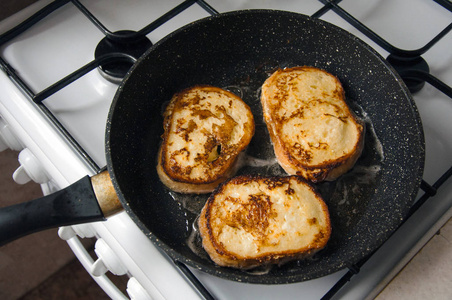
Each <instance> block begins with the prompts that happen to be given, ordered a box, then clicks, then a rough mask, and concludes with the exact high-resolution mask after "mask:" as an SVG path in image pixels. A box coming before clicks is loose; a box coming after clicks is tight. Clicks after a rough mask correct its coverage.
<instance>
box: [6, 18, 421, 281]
mask: <svg viewBox="0 0 452 300" xmlns="http://www.w3.org/2000/svg"><path fill="white" fill-rule="evenodd" d="M299 65H310V66H315V67H318V68H322V69H325V70H327V71H328V72H330V73H332V74H334V75H336V76H337V77H338V78H339V80H340V81H341V82H342V84H343V86H344V89H345V93H346V98H347V101H348V103H349V105H350V106H351V108H352V109H353V110H354V111H355V112H356V114H357V115H358V116H359V117H360V118H362V119H363V120H364V121H365V122H366V138H365V149H364V151H363V154H362V156H361V158H360V159H359V160H358V162H357V164H356V165H355V167H354V168H353V169H352V170H351V171H350V172H349V173H347V174H345V175H343V176H342V177H341V178H339V179H338V180H336V181H334V182H327V183H322V184H318V185H317V188H318V190H319V191H320V193H321V194H322V195H323V197H324V199H325V202H326V203H327V205H328V207H329V211H330V215H331V220H332V228H333V231H332V237H331V239H330V241H329V243H328V245H327V247H326V248H325V249H324V250H322V251H321V252H318V253H317V254H316V255H315V256H314V257H312V258H311V259H307V260H301V261H295V262H290V263H287V264H284V265H282V266H275V267H272V268H268V269H265V270H262V269H259V270H252V271H247V272H245V271H241V270H235V269H231V268H224V267H218V266H216V265H215V264H214V263H213V262H212V261H211V260H210V259H209V258H208V257H207V255H206V254H205V252H204V251H203V250H202V248H201V247H200V243H199V236H197V232H196V226H195V225H194V224H195V223H196V218H197V216H198V214H199V212H200V210H201V207H202V206H203V204H204V202H205V200H206V199H207V197H208V195H202V196H183V195H180V194H177V193H174V192H172V191H170V190H168V189H167V188H166V187H165V186H163V185H162V183H161V182H160V180H159V178H158V176H157V172H156V156H157V150H158V145H159V143H160V141H161V134H162V133H163V126H162V124H163V119H162V115H161V113H162V111H163V109H164V107H165V104H166V103H167V102H168V101H169V99H170V98H171V97H172V95H173V94H174V93H176V92H178V91H180V90H182V89H184V88H187V87H190V86H193V85H198V84H209V85H213V86H218V87H222V88H225V89H228V90H230V91H232V92H234V93H237V94H238V95H239V96H241V97H242V98H243V100H244V101H245V102H246V103H248V105H249V106H250V107H251V109H252V111H253V113H254V117H255V122H256V132H255V136H254V137H253V140H252V141H251V143H250V145H249V147H248V149H247V155H248V156H249V157H252V158H255V160H254V161H255V162H258V163H256V164H254V165H248V166H245V167H243V168H242V169H240V170H239V173H240V174H243V173H253V174H261V175H282V174H284V172H283V170H282V169H281V168H280V167H279V165H277V164H274V163H271V161H272V160H271V158H272V157H274V156H273V150H272V145H271V143H270V140H269V137H268V132H267V129H266V126H265V124H264V122H263V119H262V111H261V107H260V102H259V96H260V94H259V93H260V86H261V85H262V83H263V82H264V81H265V79H266V78H267V77H268V76H269V75H270V74H271V73H272V72H273V71H275V70H276V69H277V68H284V67H292V66H299ZM106 154H107V166H108V171H109V174H110V175H111V179H112V182H113V185H114V188H115V190H116V194H117V196H118V198H119V200H120V202H121V203H122V206H123V207H124V209H125V210H126V211H127V213H128V214H129V215H130V216H131V218H132V219H133V220H134V221H135V222H136V223H137V224H138V226H139V227H140V228H141V230H142V231H143V232H144V233H145V234H146V235H147V236H148V237H149V238H150V239H151V240H152V241H153V242H154V243H155V244H156V245H158V246H159V247H160V248H161V249H163V250H164V251H165V252H166V253H167V254H168V255H169V256H170V257H171V258H173V259H176V260H179V261H181V262H183V263H186V264H187V265H190V266H193V267H195V268H198V269H200V270H202V271H204V272H207V273H209V274H212V275H216V276H219V277H222V278H227V279H231V280H238V281H241V282H250V283H267V284H275V283H289V282H299V281H304V280H308V279H313V278H316V277H320V276H324V275H327V274H330V273H332V272H335V271H337V270H340V269H342V268H344V267H346V266H349V265H352V264H354V263H356V262H358V261H359V260H361V259H362V258H364V257H366V256H367V255H369V254H370V253H371V252H373V251H374V250H375V249H377V248H378V247H379V246H380V245H381V244H382V243H383V242H384V241H385V240H386V239H387V238H388V237H389V236H390V235H391V233H392V232H393V231H394V230H395V229H396V228H397V227H398V226H399V224H400V223H401V222H402V220H403V219H404V217H405V216H406V214H407V212H408V209H409V208H410V207H411V205H412V203H413V201H414V198H415V196H416V194H417V191H418V188H419V185H420V181H421V177H422V173H423V165H424V139H423V131H422V125H421V121H420V118H419V114H418V112H417V109H416V107H415V104H414V102H413V100H412V99H411V96H410V94H409V92H408V90H407V88H406V87H405V85H404V83H403V82H402V80H401V79H400V77H399V76H398V75H397V74H396V73H395V71H394V70H393V69H392V68H391V67H390V66H389V65H388V64H387V63H386V61H385V60H384V59H383V58H382V57H381V56H380V55H378V54H377V53H376V52H375V51H374V50H372V49H371V48H370V47H369V46H367V45H366V44H364V43H363V42H362V41H361V40H359V39H357V38H356V37H354V36H352V35H351V34H349V33H347V32H345V31H344V30H341V29H339V28H337V27H335V26H333V25H331V24H329V23H326V22H323V21H320V20H316V19H311V18H309V17H307V16H304V15H300V14H295V13H289V12H281V11H268V10H251V11H238V12H232V13H226V14H221V15H217V16H213V17H209V18H206V19H203V20H200V21H197V22H194V23H192V24H190V25H188V26H186V27H184V28H181V29H179V30H177V31H176V32H174V33H172V34H170V35H169V36H167V37H166V38H164V39H162V40H161V41H159V42H158V43H157V44H155V45H154V46H153V47H152V48H151V49H150V50H149V51H148V52H147V53H146V54H145V55H143V57H141V58H140V59H139V61H138V62H137V63H136V64H135V65H134V67H132V69H131V70H130V71H129V73H128V74H127V76H126V78H125V79H124V81H123V82H122V83H121V85H120V87H119V89H118V92H117V94H116V96H115V98H114V101H113V103H112V106H111V110H110V113H109V116H108V124H107V133H106ZM1 230H3V229H1Z"/></svg>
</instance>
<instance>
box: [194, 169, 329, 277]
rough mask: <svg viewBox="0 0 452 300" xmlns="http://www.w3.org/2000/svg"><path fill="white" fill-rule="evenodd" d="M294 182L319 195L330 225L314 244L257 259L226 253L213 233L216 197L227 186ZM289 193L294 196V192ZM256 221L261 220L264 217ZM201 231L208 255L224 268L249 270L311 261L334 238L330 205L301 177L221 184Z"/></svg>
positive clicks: (200, 223) (202, 220) (209, 202)
mask: <svg viewBox="0 0 452 300" xmlns="http://www.w3.org/2000/svg"><path fill="white" fill-rule="evenodd" d="M291 180H295V181H296V182H297V183H299V184H304V185H306V186H308V187H309V188H310V190H311V191H312V193H314V194H315V196H316V199H317V200H318V203H319V204H320V206H321V210H322V212H323V214H324V215H325V216H326V225H325V227H324V228H323V230H322V231H321V232H320V233H319V235H318V238H317V239H316V240H315V241H314V242H312V243H311V244H309V245H306V246H305V247H303V248H299V249H296V250H287V251H278V252H274V253H266V254H263V255H258V256H254V257H247V256H239V255H236V254H234V253H232V252H231V251H228V249H226V248H225V247H224V245H223V244H222V243H221V242H218V240H217V238H216V237H215V236H214V234H213V232H212V227H211V220H212V218H215V215H213V214H212V205H213V204H214V201H215V197H216V195H217V194H221V193H224V188H225V186H226V185H227V184H236V185H246V184H247V183H249V182H251V181H263V182H264V184H267V185H268V186H274V187H278V186H280V185H281V183H283V184H284V183H288V182H289V181H291ZM288 193H290V191H289V192H288ZM260 213H261V212H260ZM256 217H257V218H259V219H260V218H261V215H259V216H256ZM254 226H256V225H254ZM198 227H199V232H200V235H201V237H202V245H203V247H204V249H205V250H206V252H207V253H208V254H209V256H210V258H211V259H212V260H213V261H214V262H215V263H216V264H218V265H220V266H224V267H233V268H240V269H249V268H253V267H256V266H262V265H267V264H281V263H285V262H288V261H291V260H296V259H303V258H306V257H310V256H312V255H313V254H315V253H316V252H318V251H319V250H321V249H323V248H324V247H325V246H326V244H327V242H328V240H329V238H330V236H331V222H330V218H329V212H328V207H327V205H326V204H325V202H324V201H323V200H322V198H321V196H320V194H318V193H317V191H316V190H315V189H314V188H313V187H312V186H311V185H310V184H309V183H308V182H307V181H306V180H305V179H303V178H301V177H299V176H286V177H263V176H253V175H241V176H237V177H234V178H231V179H229V180H228V181H226V182H224V183H222V184H220V186H218V188H217V189H216V190H215V191H214V192H213V193H212V195H211V196H210V197H209V199H208V200H207V202H206V204H205V205H204V207H203V209H202V211H201V214H200V218H199V221H198Z"/></svg>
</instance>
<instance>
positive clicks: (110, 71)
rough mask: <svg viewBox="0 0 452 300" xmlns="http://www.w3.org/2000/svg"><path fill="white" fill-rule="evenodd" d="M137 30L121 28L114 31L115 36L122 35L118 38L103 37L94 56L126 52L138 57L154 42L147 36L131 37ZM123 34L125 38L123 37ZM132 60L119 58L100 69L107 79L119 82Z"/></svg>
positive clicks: (101, 66)
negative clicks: (127, 60)
mask: <svg viewBox="0 0 452 300" xmlns="http://www.w3.org/2000/svg"><path fill="white" fill-rule="evenodd" d="M135 33H136V32H135V31H131V30H121V31H116V32H114V35H115V36H120V37H119V38H118V39H113V38H109V37H108V36H107V37H105V38H103V39H102V40H101V41H100V42H99V44H98V45H97V47H96V51H95V52H94V57H95V58H96V59H97V58H99V57H101V56H102V55H106V54H114V53H124V54H128V55H130V56H133V57H134V58H136V59H138V58H139V57H140V56H141V55H142V54H143V53H144V52H146V50H147V49H148V48H149V47H150V46H152V42H151V41H150V40H149V39H148V38H147V37H146V36H139V35H137V36H136V38H134V39H131V36H132V35H133V34H135ZM121 36H123V37H124V38H121ZM131 66H132V63H131V62H126V61H123V60H120V59H118V61H115V62H108V63H105V64H102V65H100V66H99V68H98V69H99V71H100V73H101V74H102V76H103V77H105V78H106V79H107V80H109V81H111V82H114V83H119V82H121V80H122V79H123V78H124V76H125V75H126V74H127V71H129V69H130V67H131Z"/></svg>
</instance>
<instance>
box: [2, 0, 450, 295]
mask: <svg viewBox="0 0 452 300" xmlns="http://www.w3.org/2000/svg"><path fill="white" fill-rule="evenodd" d="M319 1H320V2H321V3H322V4H323V6H322V7H321V8H320V9H319V10H318V11H317V12H315V13H314V14H312V15H311V16H312V17H313V18H320V17H321V16H322V15H324V14H325V13H326V12H328V11H333V12H334V13H336V14H337V15H338V16H340V17H341V18H342V19H344V20H345V21H347V22H348V23H350V24H351V25H352V26H354V27H355V28H356V29H358V30H359V31H360V32H362V33H363V34H364V35H365V36H367V37H368V38H370V39H371V40H372V41H374V42H375V43H376V44H377V45H379V46H381V47H382V48H383V49H385V50H386V51H388V53H390V55H389V56H388V58H387V60H388V62H390V63H391V64H392V65H393V66H394V68H395V69H396V70H397V71H398V72H399V74H400V76H401V77H402V79H403V80H404V81H405V83H406V84H407V86H408V87H409V89H410V91H411V92H412V93H415V92H417V91H419V90H420V89H422V87H423V86H424V84H425V83H426V82H427V83H428V84H430V85H431V86H433V87H434V88H436V89H438V90H439V91H441V92H442V93H444V94H445V95H446V96H447V97H449V98H451V100H452V88H451V87H450V86H448V85H446V84H445V83H444V82H442V81H441V80H439V79H438V78H436V77H434V76H433V75H431V74H430V73H429V68H428V64H427V62H426V61H425V60H424V59H423V58H422V55H423V54H425V53H426V52H427V51H428V50H429V49H430V48H431V47H432V46H433V45H435V44H436V43H437V42H438V41H440V40H441V39H442V38H443V37H444V36H445V35H447V34H448V33H449V32H450V31H451V30H452V23H451V24H449V25H448V26H446V27H445V28H444V29H443V30H442V31H441V32H440V33H439V34H438V35H437V36H434V37H432V39H431V40H430V41H429V42H428V43H427V44H426V45H425V46H423V47H421V48H419V49H414V50H404V49H400V48H397V47H395V46H393V45H391V44H390V43H388V42H387V41H386V40H385V39H384V38H382V37H380V36H379V35H377V34H376V33H375V32H373V31H372V30H371V29H370V28H368V27H366V25H364V24H363V23H361V22H360V21H359V20H357V19H356V18H354V17H353V16H352V15H351V14H349V13H348V12H347V11H346V10H344V9H343V8H341V7H340V6H339V3H340V2H341V0H319ZM432 1H434V2H436V3H438V4H439V5H441V6H442V7H443V8H444V9H446V10H448V11H451V12H452V3H451V2H450V1H447V0H432ZM68 3H71V4H72V5H74V6H75V7H77V8H78V9H79V10H80V11H81V12H82V13H83V14H84V15H85V16H86V17H87V19H88V20H89V21H91V22H92V23H93V24H94V25H95V26H96V27H97V28H98V29H99V30H100V31H101V32H102V33H103V34H104V35H105V37H106V38H107V39H109V40H112V41H115V40H118V39H124V34H123V33H118V32H112V31H110V30H109V29H108V28H106V27H105V26H104V25H103V24H102V23H101V22H100V21H99V20H98V19H97V18H96V17H95V16H94V15H93V14H92V13H91V12H90V11H89V10H88V9H86V7H84V6H83V5H82V4H81V3H80V2H79V1H78V0H56V1H54V2H52V3H50V4H49V5H47V6H46V7H44V8H42V9H41V10H40V11H38V12H37V13H36V14H34V15H33V16H31V17H30V18H28V19H27V20H25V21H24V22H22V23H21V24H19V25H18V26H16V27H14V28H12V29H11V30H9V31H7V32H6V33H4V34H2V35H0V46H2V45H4V44H5V43H7V42H9V41H10V40H12V39H13V38H15V37H17V36H19V35H20V34H21V33H23V32H25V31H26V30H27V29H28V28H30V27H31V26H33V25H34V24H36V23H38V22H39V21H40V20H42V19H43V18H45V17H46V16H48V15H49V14H51V13H53V12H54V11H56V10H57V9H58V8H60V7H62V6H64V5H67V4H68ZM195 4H196V5H199V6H200V7H201V8H203V9H204V10H205V11H206V12H207V13H208V14H210V15H215V14H218V12H217V11H216V10H215V9H214V8H213V7H211V6H210V5H209V4H208V3H207V2H206V1H204V0H186V1H183V2H182V3H181V4H179V5H178V6H176V7H174V8H173V9H171V10H170V11H168V12H167V13H165V14H163V15H162V16H161V17H159V18H158V19H156V20H155V21H153V22H152V23H150V24H148V25H147V26H145V27H143V28H142V29H141V30H139V31H137V32H130V33H127V34H126V39H134V38H136V37H141V36H144V35H146V34H148V33H150V32H152V31H153V30H155V29H157V28H159V27H160V26H161V25H163V24H165V23H166V22H167V21H169V20H171V19H172V18H173V17H175V16H177V15H178V14H179V13H181V12H183V11H184V10H186V9H187V8H189V7H191V6H192V5H195ZM136 59H137V58H136V57H134V56H133V55H131V54H124V53H122V54H121V53H116V52H113V53H106V54H102V55H99V56H97V57H96V58H95V59H94V60H93V61H91V62H89V63H88V64H86V65H84V66H82V67H81V68H79V69H78V70H76V71H74V72H72V73H71V74H69V75H68V76H66V77H64V78H62V79H60V80H59V81H57V82H55V83H54V84H52V85H51V86H49V87H47V88H45V89H44V90H42V91H40V92H37V93H35V92H33V91H32V89H31V88H30V87H29V85H28V84H27V83H26V82H25V81H24V80H23V79H22V78H21V76H20V75H19V74H18V73H17V72H16V71H15V70H14V68H12V67H11V66H10V65H9V64H8V62H7V61H5V60H4V59H3V58H2V57H0V68H1V69H2V70H3V71H4V72H5V73H6V74H7V75H8V76H9V77H10V78H11V80H12V81H14V82H15V83H16V84H17V85H18V86H19V87H20V88H21V90H22V91H23V93H24V94H25V95H26V96H27V97H28V98H29V99H30V101H33V102H34V103H36V104H37V105H38V107H39V109H41V110H42V112H43V113H44V114H45V115H46V116H47V117H48V119H49V121H50V122H51V123H53V124H54V125H55V127H56V128H57V129H58V130H59V131H60V133H61V134H62V135H63V136H64V137H65V138H66V139H67V140H68V141H69V143H70V144H71V145H72V146H73V148H74V149H75V150H76V151H77V152H78V153H79V154H80V155H81V157H83V158H84V159H85V161H86V163H87V164H88V165H89V166H91V167H92V169H93V170H95V171H96V172H100V171H101V170H102V168H100V167H99V166H98V165H97V164H96V163H95V162H94V160H93V159H92V158H91V157H90V156H89V155H88V153H87V152H86V151H85V150H84V149H83V147H81V146H80V145H79V143H78V142H77V141H76V140H75V139H74V138H73V137H72V136H71V134H70V133H69V132H68V131H67V130H66V129H65V128H64V126H63V125H62V124H61V123H60V122H59V121H58V120H57V118H56V117H55V116H54V115H53V114H52V112H51V111H50V110H49V109H48V108H47V107H46V106H45V103H44V100H45V99H47V98H48V97H49V96H51V95H53V94H55V93H57V92H58V91H60V90H61V89H62V88H64V87H66V86H68V85H70V84H71V83H73V82H74V81H76V80H77V79H79V78H81V77H82V76H84V75H86V74H87V73H89V72H91V71H92V70H94V69H96V68H98V67H99V66H102V65H105V64H110V63H117V62H121V63H127V64H129V65H130V64H133V63H134V62H135V61H136ZM451 176H452V166H451V167H450V168H449V169H448V170H447V171H446V172H445V173H444V174H443V175H441V176H440V178H438V179H437V180H436V182H434V183H433V184H429V183H427V182H426V181H424V180H422V183H421V189H422V191H423V192H424V194H423V195H422V196H421V197H420V199H419V200H418V201H417V202H416V203H415V204H414V205H413V207H412V208H411V210H410V213H409V216H408V217H407V219H408V218H409V217H410V216H411V215H412V214H413V213H414V212H416V211H417V210H418V209H419V208H420V207H421V206H422V205H423V204H424V203H425V202H426V201H427V200H428V199H429V198H430V197H433V196H434V195H435V194H436V192H437V190H438V189H439V188H440V187H441V186H442V185H443V184H444V183H445V182H446V181H447V180H448V179H449V178H450V177H451ZM371 256H372V254H371V255H369V256H368V257H366V258H364V259H363V260H361V261H360V262H358V263H356V264H354V265H350V266H348V272H347V273H346V274H345V275H344V276H343V277H342V278H341V279H339V281H338V282H337V283H336V284H335V285H334V286H333V287H332V288H331V289H330V290H329V291H328V292H327V293H326V294H325V295H324V297H323V298H322V299H331V298H332V297H333V296H334V295H336V294H337V293H338V292H339V290H340V289H341V288H342V287H344V286H345V285H346V284H347V282H348V281H350V279H351V278H352V277H353V276H354V275H355V274H358V273H359V271H360V268H361V267H362V266H363V265H364V264H365V263H366V262H367V261H368V259H369V258H370V257H371ZM175 264H176V265H177V266H178V268H179V269H180V270H181V271H182V273H184V274H185V275H186V277H187V278H188V279H189V280H190V281H191V282H192V284H193V285H194V286H195V288H196V289H197V290H198V291H199V293H200V294H201V295H202V296H203V297H204V298H205V299H214V297H213V296H212V295H211V294H210V293H209V291H207V289H206V288H205V287H204V286H203V285H202V284H201V282H200V281H199V280H198V279H197V278H196V276H195V275H194V274H193V273H192V272H191V271H190V269H189V268H188V267H187V266H186V265H184V264H183V263H181V262H179V261H175Z"/></svg>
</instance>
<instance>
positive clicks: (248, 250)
mask: <svg viewBox="0 0 452 300" xmlns="http://www.w3.org/2000/svg"><path fill="white" fill-rule="evenodd" d="M198 225H199V232H200V235H201V237H202V245H203V247H204V249H205V250H206V252H207V253H208V254H209V256H210V258H211V259H212V260H213V261H214V262H215V263H217V264H218V265H220V266H227V267H234V268H241V269H248V268H252V267H256V266H261V265H267V264H276V263H283V262H287V261H289V260H295V259H302V258H306V257H309V256H311V255H313V254H314V253H315V252H317V251H318V250H320V249H322V248H323V247H325V245H326V243H327V241H328V239H329V237H330V235H331V225H330V219H329V213H328V208H327V206H326V204H325V203H324V202H323V200H322V198H321V196H320V195H319V194H318V193H317V192H315V190H314V189H313V187H312V186H311V185H310V184H308V183H307V182H306V181H305V179H303V178H301V177H299V176H285V177H258V176H257V177H253V176H251V175H242V176H237V177H234V178H232V179H230V180H228V181H227V182H225V183H223V184H221V185H220V186H219V187H218V188H217V189H216V190H215V191H214V192H213V193H212V195H211V196H210V197H209V199H208V200H207V202H206V204H205V206H204V208H203V209H202V211H201V215H200V217H199V221H198Z"/></svg>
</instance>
